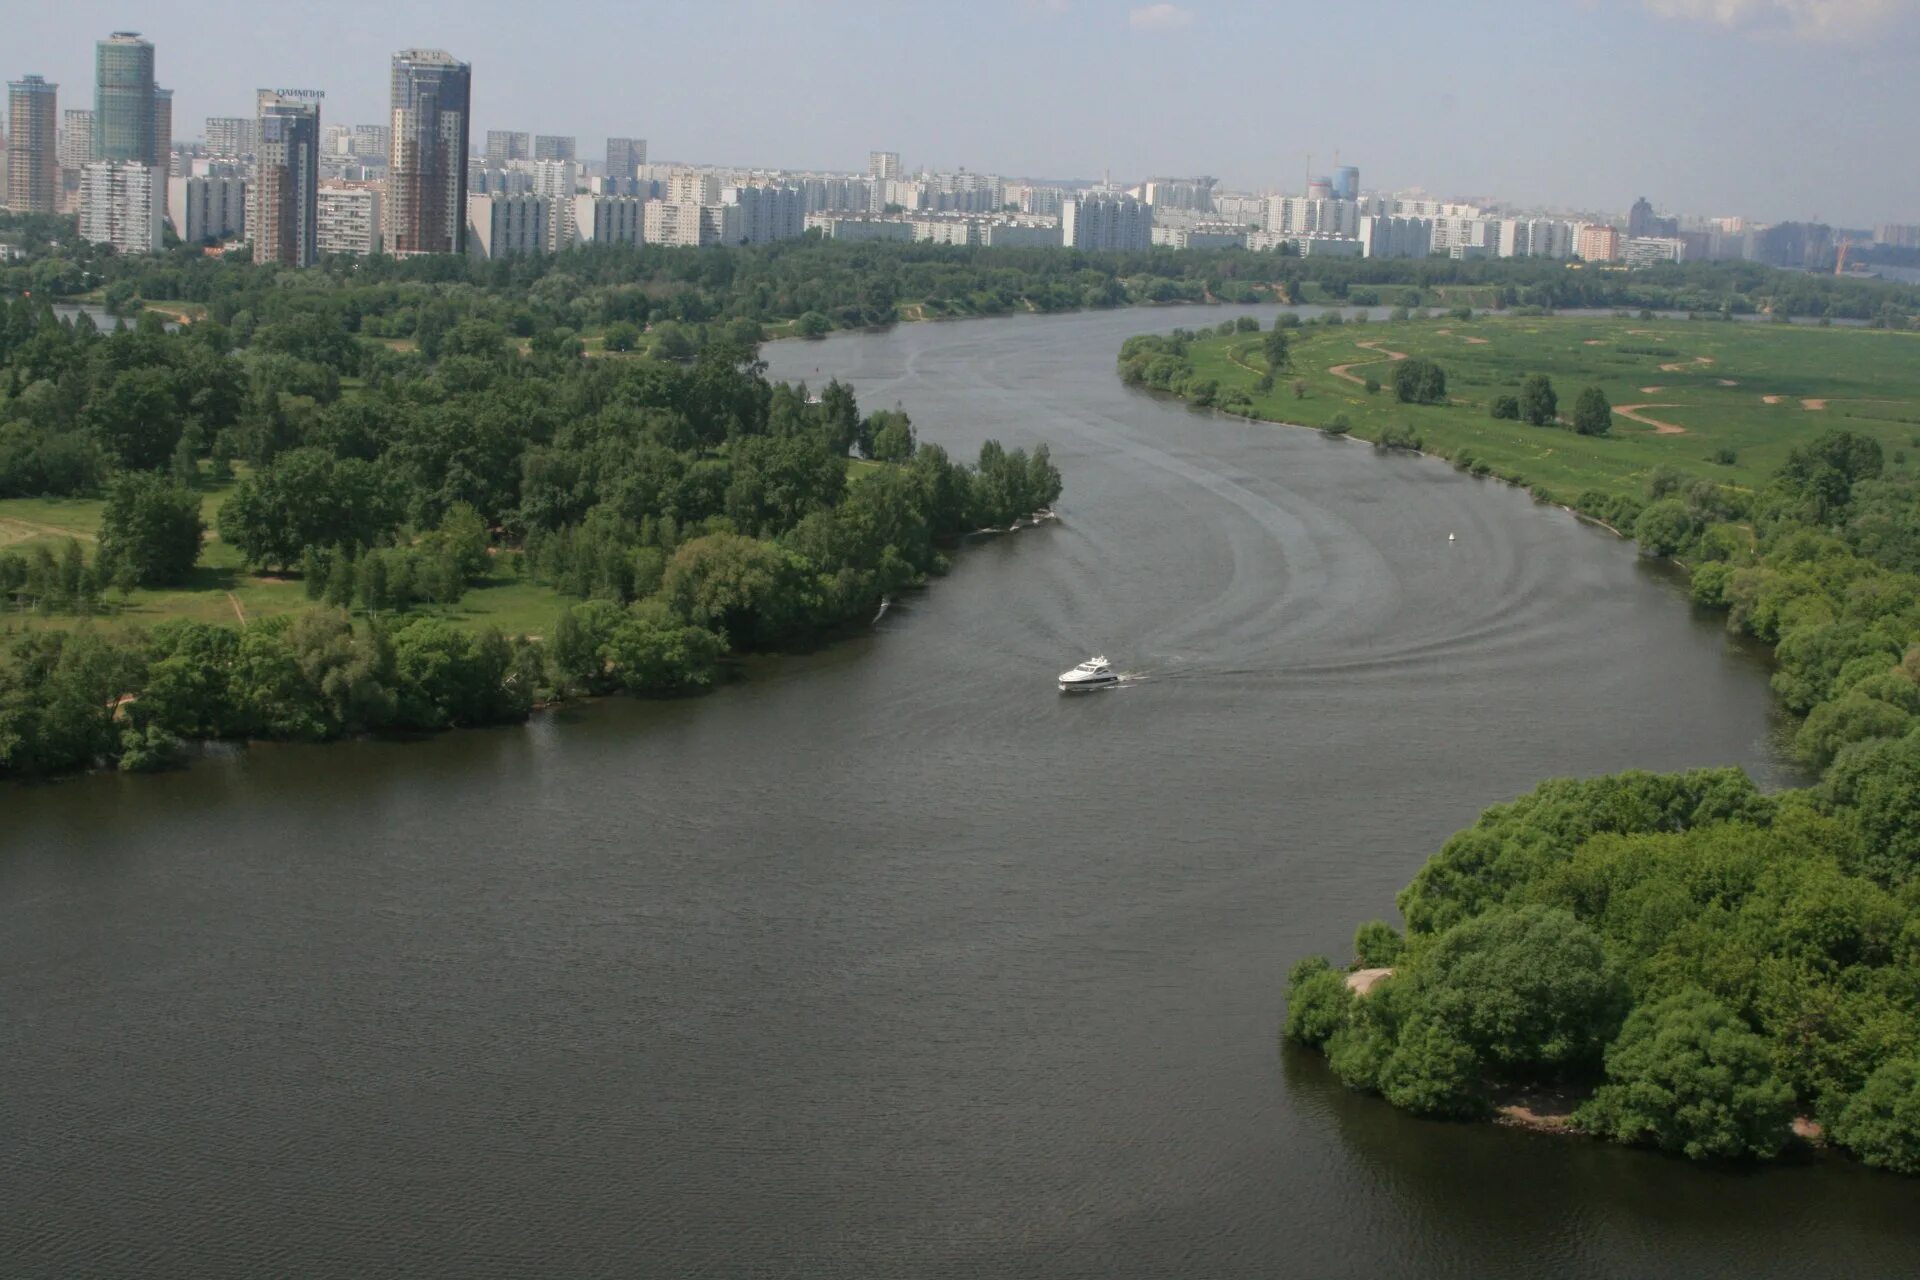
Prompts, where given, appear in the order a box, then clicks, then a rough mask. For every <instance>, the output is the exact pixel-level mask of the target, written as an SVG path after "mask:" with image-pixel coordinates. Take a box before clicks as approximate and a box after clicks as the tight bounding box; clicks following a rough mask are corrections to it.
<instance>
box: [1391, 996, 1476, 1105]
mask: <svg viewBox="0 0 1920 1280" xmlns="http://www.w3.org/2000/svg"><path fill="white" fill-rule="evenodd" d="M1377 1086H1378V1088H1379V1090H1380V1096H1381V1097H1383V1098H1385V1099H1386V1100H1387V1101H1388V1102H1390V1103H1392V1104H1393V1105H1394V1106H1396V1107H1402V1108H1404V1109H1406V1110H1408V1111H1412V1112H1414V1113H1416V1114H1418V1115H1430V1116H1449V1117H1453V1118H1456V1119H1462V1120H1470V1119H1472V1118H1474V1117H1475V1116H1478V1115H1481V1114H1484V1113H1485V1111H1486V1109H1487V1099H1486V1092H1485V1088H1484V1086H1483V1084H1482V1082H1481V1078H1480V1072H1479V1064H1478V1063H1477V1062H1476V1061H1475V1060H1474V1055H1473V1050H1472V1049H1470V1048H1469V1047H1468V1046H1467V1044H1466V1042H1464V1041H1463V1040H1461V1039H1460V1037H1459V1036H1458V1035H1456V1034H1455V1033H1454V1032H1453V1030H1452V1029H1451V1028H1449V1027H1448V1026H1447V1025H1446V1024H1445V1023H1443V1022H1440V1021H1438V1020H1436V1019H1433V1018H1429V1017H1425V1016H1423V1015H1420V1014H1415V1015H1414V1016H1412V1017H1410V1018H1408V1019H1407V1022H1406V1025H1405V1026H1403V1027H1402V1028H1401V1029H1400V1034H1399V1036H1398V1037H1397V1038H1396V1039H1395V1042H1394V1046H1393V1052H1392V1053H1390V1054H1388V1055H1387V1059H1386V1061H1385V1062H1384V1063H1382V1064H1381V1066H1380V1070H1379V1073H1378V1077H1377Z"/></svg>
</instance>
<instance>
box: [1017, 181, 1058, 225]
mask: <svg viewBox="0 0 1920 1280" xmlns="http://www.w3.org/2000/svg"><path fill="white" fill-rule="evenodd" d="M1005 194H1006V197H1007V203H1009V204H1016V205H1019V206H1020V212H1022V213H1033V214H1039V215H1041V216H1043V217H1049V218H1057V217H1059V216H1060V208H1061V206H1062V205H1064V204H1065V203H1066V200H1067V190H1066V188H1065V187H1036V186H1023V187H1008V188H1007V189H1006V192H1005Z"/></svg>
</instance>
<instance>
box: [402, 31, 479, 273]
mask: <svg viewBox="0 0 1920 1280" xmlns="http://www.w3.org/2000/svg"><path fill="white" fill-rule="evenodd" d="M472 85H473V80H472V69H471V68H470V67H468V65H467V64H466V63H464V62H461V61H459V60H458V59H456V58H455V57H454V56H453V55H452V54H450V53H447V52H446V51H445V50H442V49H402V50H400V52H398V53H396V54H394V55H393V98H392V101H393V119H392V128H393V149H392V151H391V152H390V153H389V158H388V164H387V200H386V207H385V209H384V210H383V214H384V216H385V218H386V236H385V239H386V245H387V252H388V253H390V254H392V255H393V256H394V257H396V258H401V257H410V256H412V255H414V254H421V253H460V252H463V251H464V250H465V249H466V243H467V205H466V197H467V130H468V126H469V122H470V119H471V105H470V104H471V99H472Z"/></svg>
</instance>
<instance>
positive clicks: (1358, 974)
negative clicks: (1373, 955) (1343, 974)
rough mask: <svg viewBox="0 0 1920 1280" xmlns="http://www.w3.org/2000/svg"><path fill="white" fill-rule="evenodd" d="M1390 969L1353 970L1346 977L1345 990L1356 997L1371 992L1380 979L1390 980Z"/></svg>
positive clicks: (1391, 973)
mask: <svg viewBox="0 0 1920 1280" xmlns="http://www.w3.org/2000/svg"><path fill="white" fill-rule="evenodd" d="M1392 976H1393V970H1391V969H1355V970H1354V971H1353V972H1352V973H1350V974H1348V975H1347V990H1349V991H1351V992H1353V994H1355V995H1357V996H1363V995H1365V994H1367V992H1369V991H1371V990H1373V988H1374V986H1375V984H1377V983H1378V982H1379V981H1380V980H1381V979H1382V978H1391V977H1392Z"/></svg>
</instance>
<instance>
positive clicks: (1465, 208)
mask: <svg viewBox="0 0 1920 1280" xmlns="http://www.w3.org/2000/svg"><path fill="white" fill-rule="evenodd" d="M1382 204H1383V205H1385V206H1386V207H1385V208H1383V209H1382V210H1381V211H1380V212H1383V213H1388V214H1392V215H1393V216H1394V217H1396V218H1479V217H1484V216H1485V213H1484V211H1483V210H1482V209H1481V208H1480V207H1479V206H1478V205H1471V204H1453V203H1449V202H1448V201H1445V200H1420V199H1414V200H1402V199H1400V198H1399V197H1397V196H1396V197H1394V198H1393V199H1392V200H1385V201H1382Z"/></svg>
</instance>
